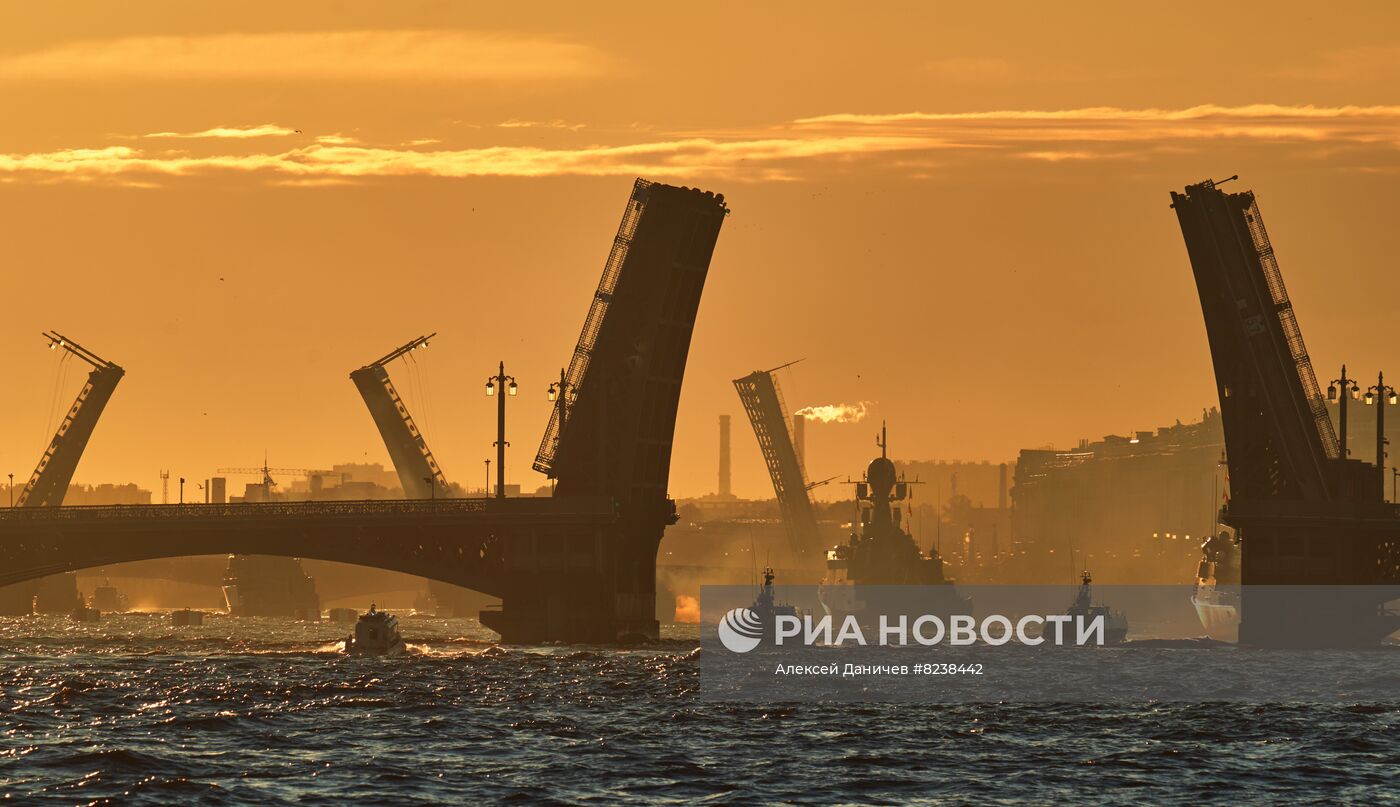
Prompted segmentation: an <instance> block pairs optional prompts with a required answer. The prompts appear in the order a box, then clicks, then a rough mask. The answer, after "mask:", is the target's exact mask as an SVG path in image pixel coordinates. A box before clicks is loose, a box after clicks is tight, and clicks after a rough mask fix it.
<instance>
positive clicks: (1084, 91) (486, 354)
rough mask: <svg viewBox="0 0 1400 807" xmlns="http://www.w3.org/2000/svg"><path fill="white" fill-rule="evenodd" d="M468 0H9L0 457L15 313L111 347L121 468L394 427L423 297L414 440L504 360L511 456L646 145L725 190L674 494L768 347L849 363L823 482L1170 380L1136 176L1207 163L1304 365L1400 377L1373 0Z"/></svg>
mask: <svg viewBox="0 0 1400 807" xmlns="http://www.w3.org/2000/svg"><path fill="white" fill-rule="evenodd" d="M499 5H500V7H496V6H491V5H477V4H472V5H471V6H468V5H466V4H447V3H440V2H418V3H414V2H403V3H397V4H392V5H390V4H384V7H383V8H382V9H381V10H373V8H372V7H371V5H370V4H361V3H343V2H320V3H316V2H312V3H300V4H296V5H295V6H288V4H284V3H237V4H186V3H175V2H169V3H144V4H134V5H130V4H121V5H119V6H118V5H109V4H97V3H93V4H90V5H89V6H88V7H87V8H80V7H78V6H68V7H67V8H68V11H66V12H65V13H61V14H60V13H58V12H56V11H54V10H52V9H50V8H48V7H46V6H40V5H34V4H28V5H24V6H19V5H10V6H5V7H3V9H0V109H3V110H4V118H3V120H4V125H3V126H0V221H3V223H4V224H3V228H2V229H0V232H2V233H3V245H4V247H3V253H0V254H3V261H4V263H3V265H4V281H5V282H4V283H3V286H2V287H0V356H3V358H4V360H5V363H6V369H7V371H8V382H7V384H6V385H5V403H4V410H3V411H4V415H3V418H0V473H8V472H11V471H13V472H14V473H15V475H16V477H18V478H21V479H22V478H26V477H27V476H28V474H29V472H30V470H31V469H32V468H33V466H34V463H35V461H36V460H37V459H38V456H39V452H40V451H41V449H42V447H43V445H44V444H45V442H46V440H47V437H48V434H49V431H50V429H49V426H48V424H49V423H50V422H51V421H50V413H51V411H52V407H53V401H54V398H55V395H54V388H55V384H56V381H58V380H61V379H58V378H57V377H56V364H55V354H54V353H51V352H50V351H48V350H45V349H44V342H43V341H42V339H41V338H40V337H39V335H38V334H39V332H40V331H42V330H45V329H49V328H54V329H57V330H59V331H61V332H63V333H65V334H68V335H69V336H72V337H74V338H76V339H77V340H79V341H80V342H82V343H83V344H85V345H86V346H87V347H89V348H91V349H93V350H95V351H96V352H98V353H99V354H101V355H103V356H105V357H108V358H110V359H112V360H114V361H116V362H118V363H120V364H122V365H123V366H124V367H126V369H127V371H128V375H127V377H126V379H125V380H124V381H123V382H122V385H121V387H120V388H119V389H118V391H117V394H116V396H115V398H114V400H113V402H112V404H111V406H110V407H109V409H108V411H107V414H106V416H105V417H104V418H103V421H102V423H101V424H100V425H99V427H98V430H97V433H96V436H95V437H94V439H93V441H92V443H91V445H90V447H89V450H88V452H87V454H86V456H85V458H84V461H83V464H82V466H81V467H80V468H79V471H78V476H77V480H78V481H82V482H102V481H137V482H139V483H141V484H142V485H143V486H146V487H148V488H151V489H154V490H158V489H159V480H158V478H157V471H158V470H159V469H160V468H163V467H168V468H170V469H171V470H172V473H173V474H174V475H176V476H179V475H182V474H183V475H185V476H187V477H190V478H192V479H196V478H198V479H202V478H203V477H206V476H208V475H210V474H211V473H212V471H213V469H214V468H216V467H218V466H221V465H255V464H257V463H258V462H260V461H261V459H262V456H263V450H264V449H266V450H267V451H268V452H269V456H270V459H271V460H272V462H273V464H274V465H288V466H300V467H313V466H321V465H326V464H329V463H332V462H340V461H351V460H363V459H370V460H374V461H386V462H387V454H386V453H385V451H384V448H383V445H382V443H381V442H380V441H379V438H378V435H377V434H376V433H375V431H374V428H373V425H372V423H371V421H370V418H369V416H368V414H367V413H366V412H365V411H364V407H363V405H362V404H361V402H360V400H359V398H358V396H357V395H356V393H355V390H354V387H353V386H352V385H351V383H350V381H349V380H348V378H347V375H348V373H349V371H350V370H352V369H354V368H355V367H358V366H359V365H361V364H363V363H364V362H366V361H368V360H371V359H373V358H376V357H378V356H379V355H381V354H383V353H384V352H387V351H388V350H389V349H390V348H392V347H393V346H395V345H397V344H399V343H401V342H404V341H406V340H408V339H410V338H412V337H414V336H417V335H419V334H420V333H424V332H427V331H430V330H436V331H439V332H440V334H441V335H440V337H439V339H438V340H437V341H435V342H434V344H433V346H432V348H431V349H430V350H428V351H424V352H420V353H419V354H417V355H418V356H419V359H420V362H421V365H420V367H421V371H422V372H421V376H422V380H423V382H424V383H423V384H422V385H411V384H410V381H409V371H408V369H407V368H405V367H403V366H402V365H396V366H395V367H393V368H391V372H392V374H393V376H394V378H395V379H396V381H398V383H399V386H400V388H401V389H402V390H404V391H405V392H406V393H407V394H408V395H409V398H410V402H411V404H412V405H413V408H414V411H415V414H416V415H417V416H418V419H419V421H420V423H421V424H422V425H423V426H424V427H425V430H426V432H427V434H428V437H429V440H430V443H431V445H432V446H433V449H434V451H435V453H436V454H437V456H438V458H439V459H440V461H441V463H442V466H443V468H444V470H445V471H446V473H447V475H448V476H449V478H452V479H456V480H458V481H462V482H464V483H466V484H469V485H479V484H480V479H481V477H482V476H483V466H482V460H483V459H485V458H486V457H487V456H491V451H492V450H491V447H490V443H491V441H492V440H493V439H494V421H493V402H492V401H491V400H489V399H487V398H485V397H484V395H483V394H482V391H481V382H483V381H484V379H485V376H486V375H487V374H488V373H489V372H491V371H492V370H493V369H494V367H495V363H496V361H497V360H498V359H501V358H504V359H505V360H506V362H507V366H508V369H509V371H510V372H512V373H513V374H514V375H515V376H516V377H517V378H518V379H519V380H520V382H521V384H522V395H521V397H520V398H518V399H516V401H514V402H512V404H513V406H512V412H511V426H510V433H509V435H508V436H509V439H511V441H512V442H513V446H512V449H511V453H510V457H509V462H510V464H511V465H512V466H513V471H512V473H511V474H510V479H511V481H515V482H522V483H524V484H526V485H527V486H528V487H534V486H536V485H538V484H540V483H541V482H542V481H543V480H542V478H541V477H539V476H538V475H536V474H534V473H533V472H527V471H526V468H528V465H529V462H530V459H531V458H532V457H533V455H534V452H535V449H536V447H537V446H538V441H539V437H540V434H541V431H542V429H543V426H544V419H545V417H546V415H547V407H548V403H547V402H546V401H545V397H544V389H545V386H546V385H547V384H548V382H549V380H550V378H551V377H553V376H557V372H558V368H559V366H560V365H561V364H562V363H564V362H565V361H567V358H568V356H569V354H570V352H571V350H572V347H573V344H574V341H575V339H576V338H577V335H578V329H579V327H580V325H581V323H582V319H583V315H584V312H585V307H586V304H587V301H588V298H589V295H590V293H591V291H592V289H593V287H594V285H595V284H596V283H597V278H598V273H599V271H600V270H601V267H602V263H603V259H604V258H605V257H606V254H607V250H608V247H609V245H610V241H611V238H612V234H613V232H614V230H615V228H616V225H617V219H618V217H619V215H620V213H621V208H622V205H623V203H624V201H625V200H626V197H627V193H628V190H629V188H630V184H631V179H632V177H634V176H637V175H642V176H646V177H648V178H650V179H657V180H661V181H667V182H672V183H676V184H698V185H701V186H702V187H705V188H707V189H711V190H715V191H719V192H723V193H724V194H725V195H726V197H727V199H728V200H729V203H730V206H731V207H732V208H733V215H732V216H731V217H730V218H729V220H728V221H727V223H726V224H725V228H724V231H723V233H722V234H721V236H720V243H719V248H718V250H717V251H716V253H715V259H714V263H713V265H712V269H711V275H710V281H709V284H708V287H707V289H706V292H705V297H704V300H703V302H702V304H701V309H700V319H699V324H698V326H697V329H696V334H695V343H694V344H693V346H692V350H691V357H690V365H689V369H688V372H687V379H686V386H685V390H684V396H683V399H682V404H681V413H680V421H679V425H678V429H677V449H676V452H675V464H674V466H673V469H672V491H673V493H674V494H675V495H696V494H702V493H706V492H709V491H712V490H713V489H714V487H715V458H716V446H715V435H716V427H715V419H716V415H718V414H721V413H728V414H731V415H734V416H735V426H736V429H735V458H734V476H735V489H736V492H738V493H739V494H741V495H749V496H759V495H771V488H769V487H768V484H767V480H766V476H765V475H764V471H763V467H762V464H761V461H760V459H759V456H758V451H757V448H756V445H755V443H754V441H753V438H752V437H751V436H750V433H749V431H748V428H747V424H746V423H745V422H743V413H742V410H741V409H740V408H739V406H738V402H737V400H736V398H735V394H734V390H733V387H732V386H731V384H730V380H731V379H733V378H735V377H737V376H740V375H743V374H746V373H748V372H749V371H751V370H754V369H758V368H763V367H770V366H774V365H777V364H780V363H782V362H785V361H788V360H790V359H793V358H799V357H805V358H806V361H805V362H804V363H802V364H800V365H798V366H797V367H795V368H794V369H793V370H791V371H784V373H783V374H782V376H781V380H782V383H783V384H784V385H785V392H786V395H787V399H788V402H789V404H790V405H791V406H793V407H799V406H806V405H819V404H833V403H840V402H852V403H853V402H856V401H868V402H870V417H869V419H868V420H867V421H866V422H865V423H863V424H860V425H829V426H821V425H814V426H812V427H811V428H809V430H808V441H809V459H808V469H809V471H810V472H811V474H812V475H813V476H815V477H817V478H823V477H826V476H832V475H837V474H843V475H844V474H848V473H850V474H854V473H857V472H858V471H859V470H860V469H861V468H862V467H863V465H864V462H865V461H866V460H867V459H868V455H869V453H870V451H871V449H872V448H873V441H872V439H871V438H872V437H873V434H874V431H875V428H876V425H877V424H878V420H879V419H880V418H886V419H888V420H889V422H890V427H891V446H892V450H893V451H894V453H895V454H896V455H897V456H903V457H911V458H913V457H918V458H950V459H951V458H961V459H991V460H1001V459H1007V458H1011V457H1013V456H1014V455H1015V452H1016V451H1017V450H1018V449H1019V448H1022V447H1036V446H1044V445H1047V444H1055V445H1060V446H1070V445H1073V444H1074V442H1075V441H1076V440H1077V439H1078V438H1079V437H1098V436H1101V435H1103V434H1105V433H1108V432H1119V433H1122V432H1126V431H1128V430H1132V429H1143V428H1152V427H1154V426H1157V425H1162V424H1168V423H1171V422H1173V421H1174V420H1176V419H1178V418H1180V419H1183V420H1186V419H1190V418H1193V417H1195V416H1197V415H1198V414H1199V412H1200V410H1201V409H1202V407H1205V406H1209V405H1212V404H1213V403H1214V399H1213V396H1214V387H1213V384H1212V381H1211V377H1210V365H1209V357H1208V354H1207V350H1206V343H1205V339H1204V329H1203V327H1202V324H1201V317H1200V310H1199V307H1198V305H1197V302H1196V298H1195V289H1194V286H1193V283H1192V280H1191V275H1190V271H1189V267H1188V265H1187V263H1186V257H1185V250H1184V249H1183V247H1182V245H1181V238H1180V235H1179V233H1178V231H1177V228H1176V224H1175V219H1174V217H1173V216H1172V214H1171V212H1170V210H1168V208H1167V191H1168V190H1170V189H1173V188H1180V187H1181V186H1182V185H1184V184H1186V183H1187V182H1192V181H1196V180H1199V179H1202V178H1205V177H1217V178H1218V177H1222V176H1226V175H1229V174H1233V173H1239V174H1241V176H1242V177H1243V182H1242V183H1241V184H1242V186H1243V187H1249V188H1253V189H1255V190H1256V191H1257V192H1258V193H1259V194H1260V198H1261V205H1262V207H1263V210H1264V213H1265V217H1266V221H1267V223H1268V225H1269V227H1270V231H1271V235H1272V236H1273V240H1274V243H1275V246H1276V248H1277V249H1278V252H1279V256H1280V261H1281V264H1282V266H1283V269H1284V272H1285V276H1286V278H1287V280H1288V283H1289V287H1290V290H1291V292H1292V295H1293V297H1294V302H1295V306H1296V308H1297V310H1298V312H1299V318H1300V321H1301V324H1302V327H1303V329H1304V333H1305V335H1306V336H1307V338H1308V346H1309V348H1310V350H1311V353H1312V355H1313V358H1314V363H1315V364H1316V365H1317V366H1318V368H1319V372H1320V373H1324V374H1326V375H1325V377H1324V378H1323V382H1324V384H1325V382H1326V380H1327V378H1330V377H1331V372H1332V370H1333V367H1334V365H1337V364H1339V363H1340V362H1341V361H1343V360H1345V361H1347V362H1348V363H1349V364H1350V365H1351V369H1353V370H1356V371H1359V374H1361V375H1363V376H1369V375H1370V374H1373V373H1374V371H1375V370H1376V369H1377V368H1379V367H1381V366H1382V365H1383V364H1384V363H1385V362H1391V365H1390V366H1391V367H1393V368H1395V369H1393V370H1392V372H1393V373H1400V363H1397V362H1394V361H1392V360H1393V359H1394V358H1395V355H1394V350H1393V348H1392V346H1393V344H1394V342H1395V339H1394V336H1393V333H1394V331H1395V328H1396V326H1395V325H1394V324H1393V323H1391V322H1390V321H1389V319H1388V317H1387V314H1388V313H1389V312H1390V311H1392V310H1394V308H1395V303H1396V300H1397V297H1400V272H1396V271H1395V268H1394V266H1395V258H1394V256H1395V255H1397V254H1400V232H1397V229H1400V228H1396V227H1395V226H1393V224H1391V220H1392V219H1393V218H1394V215H1395V212H1396V211H1397V210H1400V205H1398V204H1397V202H1398V201H1400V199H1398V198H1397V197H1400V151H1397V146H1400V97H1397V93H1396V91H1395V89H1394V88H1395V87H1397V86H1400V33H1397V32H1400V25H1397V23H1400V19H1397V18H1398V17H1400V12H1397V11H1396V10H1395V8H1394V7H1393V6H1392V5H1390V4H1384V3H1376V4H1360V5H1355V6H1349V7H1348V8H1349V9H1351V10H1349V11H1348V12H1346V13H1345V14H1342V13H1336V12H1333V13H1324V12H1323V11H1321V7H1319V6H1317V5H1316V4H1302V3H1299V4H1292V5H1291V10H1285V6H1288V5H1289V4H1270V5H1268V6H1267V7H1265V6H1249V7H1246V6H1245V5H1244V4H1237V5H1232V6H1230V7H1228V8H1221V7H1219V4H1207V3H1200V4H1191V3H1176V4H1171V5H1169V6H1161V7H1160V8H1155V7H1154V8H1153V9H1151V10H1143V9H1141V8H1139V7H1138V6H1139V4H1119V3H1111V4H1110V3H1105V4H1103V5H1102V6H1100V7H1099V8H1097V9H1096V10H1090V6H1089V5H1087V4H1075V5H1074V6H1073V8H1074V9H1076V10H1075V11H1072V12H1071V11H1068V10H1066V9H1067V8H1069V7H1067V6H1061V5H1056V4H1045V3H1025V4H1000V5H999V6H998V7H997V8H996V9H995V10H985V11H984V10H979V9H978V8H972V7H969V6H970V5H977V4H943V3H911V4H881V5H878V6H876V7H875V9H874V10H872V9H871V8H869V6H870V5H871V4H861V6H865V7H861V6H857V5H856V4H847V5H836V4H825V3H810V2H805V3H765V4H729V5H723V6H714V7H713V8H712V10H707V11H703V12H702V11H701V9H700V7H695V6H686V7H684V10H681V9H680V8H679V7H676V8H675V9H674V10H673V7H672V5H671V4H649V5H647V6H641V5H637V6H636V7H635V8H632V7H628V6H624V5H621V4H576V3H564V4H558V5H557V7H554V8H551V9H547V10H546V9H541V8H538V7H536V8H533V9H531V10H528V11H521V10H512V9H510V8H506V7H505V6H507V5H509V4H499ZM1266 8H1267V10H1265V9H1266ZM297 130H300V132H298V131H297ZM78 383H79V374H77V373H76V372H75V373H72V374H71V375H70V376H69V377H68V378H67V384H66V386H62V387H61V392H60V394H58V396H57V398H58V407H59V409H60V410H61V409H62V408H64V407H66V406H67V405H68V403H69V402H70V401H71V399H72V396H73V395H74V394H75V393H76V391H77V387H78ZM419 386H421V387H422V388H421V389H419V388H418V387H419ZM837 492H839V491H836V490H835V489H833V488H827V489H825V495H828V496H830V495H835V493H837Z"/></svg>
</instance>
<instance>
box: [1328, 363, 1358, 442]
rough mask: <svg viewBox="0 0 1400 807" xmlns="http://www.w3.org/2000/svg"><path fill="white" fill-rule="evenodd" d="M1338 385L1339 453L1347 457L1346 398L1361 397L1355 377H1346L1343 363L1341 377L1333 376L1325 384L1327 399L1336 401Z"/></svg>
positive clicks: (1345, 368) (1345, 367)
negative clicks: (1339, 394)
mask: <svg viewBox="0 0 1400 807" xmlns="http://www.w3.org/2000/svg"><path fill="white" fill-rule="evenodd" d="M1338 385H1340V386H1341V390H1342V392H1341V398H1340V401H1341V403H1340V406H1341V409H1340V411H1338V413H1337V425H1338V427H1339V429H1340V430H1341V432H1342V439H1341V453H1342V459H1346V458H1347V398H1348V397H1350V398H1352V399H1353V400H1355V399H1356V398H1360V397H1361V388H1360V387H1358V386H1356V379H1354V378H1347V366H1346V365H1345V364H1343V365H1342V377H1341V378H1335V379H1333V380H1332V383H1331V384H1328V385H1327V400H1329V401H1336V400H1338V396H1337V387H1338Z"/></svg>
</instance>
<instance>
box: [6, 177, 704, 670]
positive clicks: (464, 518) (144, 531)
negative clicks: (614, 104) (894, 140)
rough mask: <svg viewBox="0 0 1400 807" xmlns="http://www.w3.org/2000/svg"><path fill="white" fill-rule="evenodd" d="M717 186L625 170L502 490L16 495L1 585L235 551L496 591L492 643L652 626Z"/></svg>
mask: <svg viewBox="0 0 1400 807" xmlns="http://www.w3.org/2000/svg"><path fill="white" fill-rule="evenodd" d="M727 213H728V209H727V208H726V207H725V204H724V197H723V196H719V195H716V194H713V193H709V192H705V191H701V190H698V189H694V188H682V187H674V186H670V185H662V184H657V183H652V182H648V181H646V180H642V179H638V180H637V181H636V183H635V184H634V185H633V188H632V193H631V195H630V196H629V197H628V200H627V205H626V207H625V208H624V211H623V216H622V223H621V225H620V226H619V228H618V231H617V234H616V236H615V237H614V239H613V243H612V247H611V249H610V251H609V254H608V259H607V262H606V264H605V266H604V269H603V274H602V279H601V280H600V282H599V284H598V288H597V291H596V292H595V293H594V295H593V299H592V301H591V302H590V305H589V309H588V313H587V316H586V317H585V320H584V325H583V329H582V333H581V335H580V337H579V340H578V344H577V345H576V347H575V348H574V353H573V358H572V359H571V361H570V363H569V366H568V383H569V387H570V389H571V390H573V391H574V393H575V394H574V395H571V396H570V397H569V400H568V401H567V402H566V403H565V404H564V405H561V406H558V407H555V409H554V412H553V415H552V419H551V421H550V423H549V425H548V428H547V429H546V434H545V438H544V441H543V443H542V444H541V447H540V450H539V453H538V456H537V457H536V461H535V467H536V468H537V469H539V470H541V471H542V472H544V473H546V474H548V475H549V476H550V477H551V478H553V479H555V480H556V495H555V496H552V497H543V498H515V499H490V500H486V499H445V498H438V499H428V500H423V499H416V500H403V501H358V502H269V503H240V504H224V505H212V504H211V505H202V504H191V505H149V506H118V507H28V508H14V509H12V510H6V511H5V512H3V513H0V584H13V583H19V582H24V581H28V580H33V579H36V578H39V577H43V576H46V575H49V574H53V573H56V572H64V571H72V570H77V569H83V568H90V567H93V566H101V565H105V564H112V563H120V562H123V561H134V560H149V559H154V558H167V557H179V556H185V555H200V554H215V553H235V554H261V555H283V556H293V557H303V558H313V559H319V560H332V561H342V562H345V563H354V564H360V565H364V566H372V567H377V568H381V569H388V570H392V571H401V572H407V573H409V574H415V575H420V576H423V577H426V578H429V579H431V580H441V581H443V582H447V583H453V584H456V585H460V586H465V587H467V588H471V589H475V590H477V591H481V592H483V593H485V594H488V595H492V596H496V597H500V598H501V608H500V609H499V610H490V611H484V612H482V615H481V617H482V622H483V623H484V624H485V625H486V626H487V627H489V628H491V629H492V630H495V631H497V632H498V633H500V634H501V638H502V641H505V642H538V641H566V642H615V641H626V640H631V639H646V638H655V637H656V636H657V633H658V627H659V626H658V624H657V620H656V551H657V546H658V545H659V544H660V541H661V536H662V533H663V531H664V530H665V528H666V526H667V525H669V524H673V523H675V521H676V507H675V502H674V501H673V500H672V499H671V498H670V496H669V494H668V492H667V486H668V481H669V477H670V466H671V445H672V439H673V436H674V432H675V422H676V413H677V407H678V405H679V401H680V388H681V381H682V378H683V376H684V373H685V364H686V359H687V356H688V354H689V350H690V339H691V333H692V331H693V329H694V325H695V318H696V314H697V311H698V309H699V305H700V296H701V292H702V290H703V289H704V284H705V279H706V276H707V274H708V272H709V265H710V259H711V256H712V255H713V252H714V248H715V243H716V241H717V239H718V237H719V231H720V227H721V225H722V224H723V222H724V218H725V216H726V214H727Z"/></svg>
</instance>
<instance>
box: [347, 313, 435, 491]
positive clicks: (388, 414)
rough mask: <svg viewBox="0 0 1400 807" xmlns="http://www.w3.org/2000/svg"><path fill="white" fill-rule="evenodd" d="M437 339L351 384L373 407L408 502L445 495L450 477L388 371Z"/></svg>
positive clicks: (406, 349)
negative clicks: (398, 361) (441, 466)
mask: <svg viewBox="0 0 1400 807" xmlns="http://www.w3.org/2000/svg"><path fill="white" fill-rule="evenodd" d="M435 336H437V333H436V332H434V333H430V334H428V335H427V336H420V337H418V338H417V339H414V340H413V341H411V342H408V343H406V344H403V345H400V346H399V347H397V348H394V349H393V350H391V351H389V352H388V353H386V354H385V355H384V356H382V357H380V358H379V359H378V360H376V361H372V362H370V363H369V364H366V365H365V366H364V367H361V368H360V369H358V370H356V371H354V372H353V373H351V374H350V380H351V381H353V382H355V387H356V389H358V390H359V391H360V397H361V398H364V400H365V406H367V407H369V414H370V417H372V418H374V425H375V426H377V427H378V428H379V436H380V437H382V438H384V447H385V448H387V449H388V450H389V459H390V461H392V462H393V463H394V470H395V471H397V472H398V474H399V484H400V485H402V486H403V494H404V497H405V498H408V499H431V498H436V497H437V495H438V493H439V492H440V491H441V492H444V493H445V492H446V491H447V477H446V476H444V475H443V473H442V469H441V468H440V467H438V463H437V459H436V458H435V457H434V456H433V452H432V450H430V449H429V448H428V442H427V440H425V439H424V438H423V434H422V433H421V432H420V431H419V430H418V425H417V424H416V423H414V422H413V416H412V415H410V414H409V413H408V407H407V406H406V405H404V402H403V398H401V397H399V392H398V390H396V389H394V384H393V382H392V381H390V380H389V371H388V370H386V369H384V368H385V365H387V364H389V363H390V362H392V361H394V360H395V359H398V358H399V357H401V356H404V355H407V354H408V353H410V352H411V351H414V350H422V349H424V348H426V347H427V346H428V340H429V339H432V338H433V337H435Z"/></svg>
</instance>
